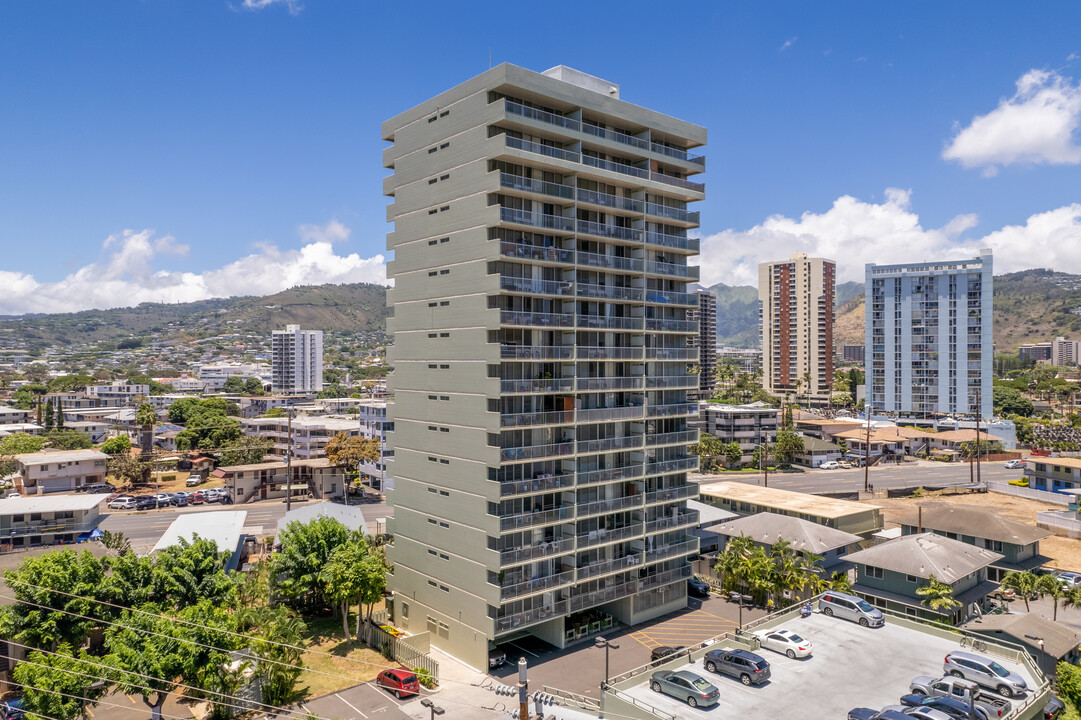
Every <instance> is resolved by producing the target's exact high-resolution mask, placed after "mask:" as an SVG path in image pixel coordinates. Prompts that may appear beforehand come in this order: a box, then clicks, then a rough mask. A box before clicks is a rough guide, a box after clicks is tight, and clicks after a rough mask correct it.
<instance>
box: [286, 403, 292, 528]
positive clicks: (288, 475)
mask: <svg viewBox="0 0 1081 720" xmlns="http://www.w3.org/2000/svg"><path fill="white" fill-rule="evenodd" d="M288 428H289V440H288V444H287V445H286V446H285V512H289V511H290V510H292V509H293V408H291V407H290V408H289V421H288Z"/></svg>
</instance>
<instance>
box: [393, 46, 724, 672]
mask: <svg viewBox="0 0 1081 720" xmlns="http://www.w3.org/2000/svg"><path fill="white" fill-rule="evenodd" d="M383 138H384V139H385V140H387V141H388V142H390V143H392V145H391V146H390V147H388V148H387V149H386V150H385V151H384V157H383V160H384V166H385V167H387V168H390V169H391V170H392V171H393V174H392V175H390V176H388V177H387V178H386V179H385V180H384V192H385V193H386V194H387V195H388V196H390V197H392V198H393V203H392V204H391V205H390V206H389V207H388V209H387V217H388V220H390V221H392V222H393V223H394V230H393V232H391V233H389V234H388V236H387V247H388V249H390V250H393V251H394V260H393V261H391V262H390V263H389V264H388V275H389V276H390V277H392V278H393V279H394V287H393V288H391V289H390V290H389V291H388V302H389V303H391V305H392V307H393V317H392V318H391V319H390V321H389V323H388V325H389V328H388V330H389V331H391V332H393V333H394V343H393V347H392V348H391V349H390V350H391V355H390V357H391V359H392V361H393V365H394V372H393V373H392V375H391V377H390V386H389V389H390V390H391V391H392V392H393V393H394V402H393V404H392V405H391V406H390V413H389V418H388V419H389V420H390V421H391V422H393V423H394V430H393V432H391V433H388V435H387V438H388V443H389V444H390V446H391V447H392V449H393V451H394V489H393V490H392V491H390V492H389V493H388V498H389V501H390V502H391V503H392V504H393V505H394V508H395V510H394V518H393V521H392V523H391V526H392V527H391V531H392V532H393V534H394V537H395V540H394V545H393V547H391V548H389V549H388V559H389V560H390V562H391V563H392V564H393V566H394V571H393V574H392V576H391V577H390V578H389V585H390V588H391V589H392V590H393V591H394V601H393V603H392V611H393V614H394V619H395V622H396V623H398V624H399V625H400V626H403V627H405V628H406V629H407V630H411V631H415V632H423V631H425V630H428V631H430V632H431V636H432V643H433V644H434V645H436V646H438V647H440V648H441V649H444V650H446V651H447V652H449V653H450V654H452V655H455V656H457V657H459V658H460V659H462V660H464V661H465V662H467V663H468V664H470V665H472V666H474V667H485V666H486V659H487V653H488V647H489V643H492V642H501V641H503V640H510V639H513V638H515V637H519V636H521V635H524V634H532V635H535V636H538V637H541V638H544V639H545V640H547V641H548V642H551V643H553V644H555V645H557V646H560V647H562V646H563V645H564V644H565V643H566V642H567V639H568V633H569V635H570V638H571V639H572V640H573V639H574V638H576V637H577V636H579V635H580V634H581V633H580V632H577V629H580V628H581V627H582V626H583V624H585V625H589V624H590V623H589V622H588V619H589V618H593V617H602V616H603V617H615V618H618V619H620V620H622V621H624V622H627V623H635V622H640V621H642V620H645V619H647V618H651V617H655V616H658V615H662V614H664V613H667V612H670V611H672V610H675V609H677V608H681V607H684V606H685V605H686V579H687V578H688V577H689V575H690V573H691V567H690V565H689V564H688V560H687V559H688V556H689V555H692V554H693V553H695V552H697V549H698V540H697V538H695V537H694V536H692V535H691V534H689V529H691V528H693V527H695V525H697V514H696V513H694V512H691V511H688V510H687V509H686V507H685V503H686V499H687V498H693V497H694V496H695V495H696V494H697V489H696V486H694V485H693V484H690V483H688V481H687V472H688V471H693V470H695V469H696V468H697V458H696V457H694V456H692V455H690V454H689V453H688V452H687V446H688V443H693V442H695V441H696V440H697V431H695V430H692V429H691V427H690V426H689V424H688V423H689V421H690V420H692V419H693V417H694V415H695V414H696V412H697V406H696V405H695V404H694V403H692V402H688V401H687V394H688V392H691V391H694V390H696V389H697V388H698V378H697V377H696V376H694V375H693V374H692V373H691V372H689V370H690V366H693V365H694V364H696V363H697V362H698V350H697V349H696V348H693V347H689V344H688V341H689V340H691V339H692V338H693V337H695V336H696V335H697V334H698V325H697V323H696V322H694V321H692V320H691V319H690V318H689V314H690V313H691V312H693V311H694V310H695V309H696V308H697V307H698V297H697V296H696V295H695V294H694V293H691V292H688V291H687V290H688V287H687V286H688V283H693V282H694V281H696V280H697V279H698V268H697V267H694V266H691V265H689V264H688V262H687V261H688V259H689V258H690V257H692V256H693V255H694V254H695V253H697V251H698V240H697V239H695V238H692V237H688V230H691V229H693V228H695V227H697V226H698V213H697V212H695V211H693V210H690V209H689V205H690V204H691V203H693V202H694V201H697V200H701V199H703V197H704V186H703V185H702V184H700V183H698V182H696V181H694V180H691V179H689V177H690V176H693V175H696V174H698V173H701V172H703V170H704V169H705V163H704V159H703V158H702V157H701V156H698V155H696V154H694V152H692V149H693V148H696V147H698V146H700V145H703V144H704V143H705V142H706V130H705V128H702V127H699V126H696V125H692V124H690V123H687V122H684V121H681V120H677V119H675V118H672V117H669V116H666V115H662V114H660V113H657V112H654V111H652V110H648V109H646V108H643V107H640V106H637V105H632V104H630V103H627V102H624V101H622V100H620V98H619V88H618V86H616V85H614V84H612V83H610V82H608V81H605V80H601V79H599V78H595V77H592V76H589V75H586V74H584V73H580V72H577V71H575V70H571V69H569V68H566V67H563V66H560V67H556V68H553V69H552V70H549V71H547V72H545V73H536V72H531V71H529V70H524V69H522V68H519V67H515V66H512V65H506V64H503V65H499V66H497V67H495V68H492V69H491V70H489V71H487V72H485V73H483V74H481V75H479V76H477V77H475V78H473V79H472V80H469V81H467V82H465V83H463V84H461V85H459V86H457V87H455V88H452V89H451V90H448V91H446V92H444V93H442V94H440V95H438V96H436V97H434V98H432V99H431V100H428V101H426V102H424V103H422V104H420V105H418V106H417V107H415V108H413V109H411V110H408V111H406V112H404V113H402V114H401V115H398V116H397V117H394V118H392V119H391V120H388V121H387V122H385V123H384V124H383Z"/></svg>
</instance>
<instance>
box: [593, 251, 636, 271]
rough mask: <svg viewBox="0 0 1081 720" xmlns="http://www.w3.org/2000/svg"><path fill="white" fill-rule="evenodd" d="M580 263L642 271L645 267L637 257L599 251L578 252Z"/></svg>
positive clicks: (612, 268) (610, 268)
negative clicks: (602, 253) (604, 253)
mask: <svg viewBox="0 0 1081 720" xmlns="http://www.w3.org/2000/svg"><path fill="white" fill-rule="evenodd" d="M578 264H579V265H589V266H590V267H599V268H606V269H608V270H627V271H630V272H642V269H643V268H644V267H645V264H644V263H643V261H641V260H638V259H637V258H629V257H619V256H617V255H600V254H598V253H590V252H580V253H578Z"/></svg>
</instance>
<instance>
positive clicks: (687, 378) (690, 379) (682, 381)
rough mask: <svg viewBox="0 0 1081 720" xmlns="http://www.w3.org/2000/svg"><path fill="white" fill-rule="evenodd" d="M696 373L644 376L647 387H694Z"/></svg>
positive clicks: (695, 385) (696, 384)
mask: <svg viewBox="0 0 1081 720" xmlns="http://www.w3.org/2000/svg"><path fill="white" fill-rule="evenodd" d="M698 381H699V378H698V376H697V375H652V376H649V377H647V378H646V387H647V388H696V387H698Z"/></svg>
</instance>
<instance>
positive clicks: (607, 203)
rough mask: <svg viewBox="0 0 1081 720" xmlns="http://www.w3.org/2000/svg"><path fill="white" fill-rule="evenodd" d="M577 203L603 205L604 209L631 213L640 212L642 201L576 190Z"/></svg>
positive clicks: (593, 191) (592, 191) (580, 189)
mask: <svg viewBox="0 0 1081 720" xmlns="http://www.w3.org/2000/svg"><path fill="white" fill-rule="evenodd" d="M578 202H580V203H587V204H589V205H603V206H604V207H610V208H614V209H616V210H626V211H627V212H632V213H641V212H642V201H641V200H634V199H633V198H629V197H623V196H621V195H609V194H608V193H602V192H597V191H595V190H583V189H582V188H578Z"/></svg>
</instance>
